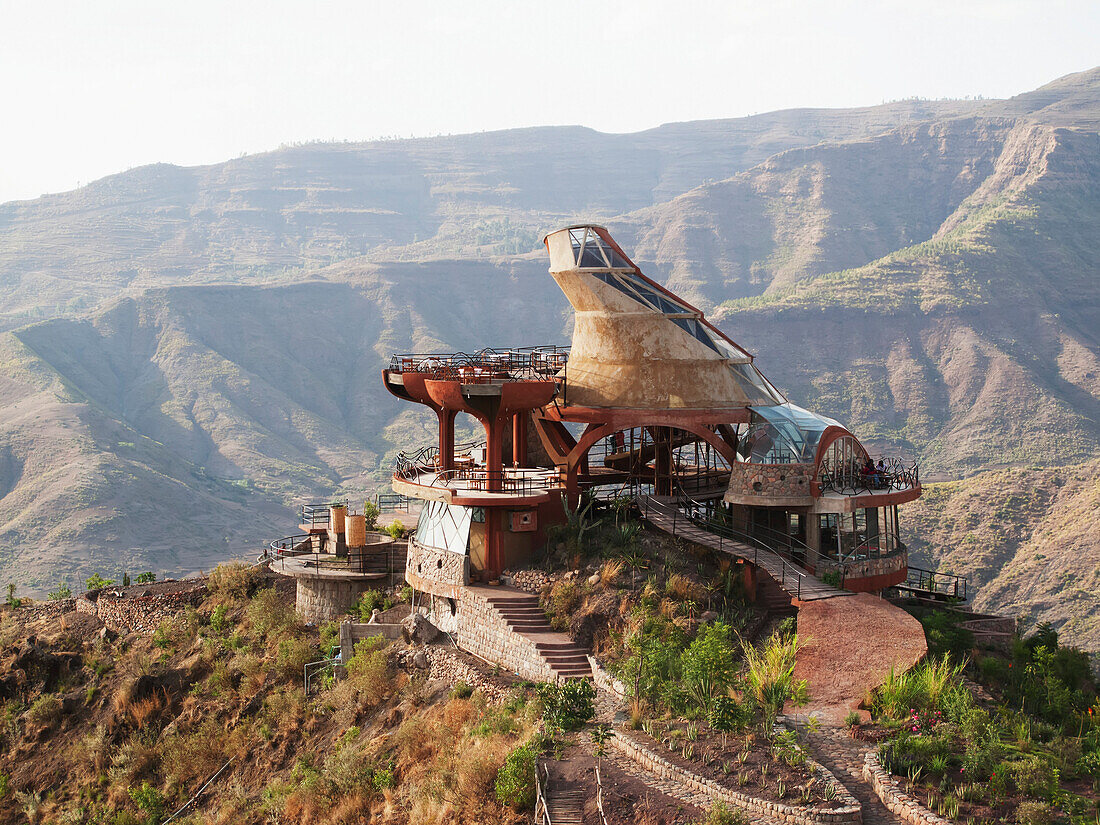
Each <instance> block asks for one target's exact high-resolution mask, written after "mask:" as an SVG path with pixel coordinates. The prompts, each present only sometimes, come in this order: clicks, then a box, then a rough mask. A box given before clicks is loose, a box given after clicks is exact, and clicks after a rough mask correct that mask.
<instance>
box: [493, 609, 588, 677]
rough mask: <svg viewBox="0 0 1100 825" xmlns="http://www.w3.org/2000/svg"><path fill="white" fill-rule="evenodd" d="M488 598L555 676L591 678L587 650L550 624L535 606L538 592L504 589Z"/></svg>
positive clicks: (498, 612)
mask: <svg viewBox="0 0 1100 825" xmlns="http://www.w3.org/2000/svg"><path fill="white" fill-rule="evenodd" d="M488 602H489V604H490V605H491V606H492V608H493V610H494V612H496V614H497V615H498V616H499V617H500V618H501V619H502V620H503V621H504V622H506V623H507V625H508V627H509V628H510V629H511V630H512V632H513V633H516V634H518V635H520V636H522V637H523V638H524V639H525V640H527V641H528V642H529V643H530V645H531V646H532V647H533V648H534V650H535V651H536V652H537V654H538V655H539V656H540V657H541V658H542V660H543V662H544V663H545V665H546V666H547V668H548V669H549V671H550V672H552V673H553V675H554V676H555V677H557V678H562V679H570V678H579V679H591V678H592V667H591V666H590V665H589V664H588V651H586V650H585V649H584V648H582V647H580V646H578V645H577V644H576V643H575V642H574V641H573V640H572V639H570V638H569V636H567V635H566V634H564V633H559V632H557V631H555V630H554V629H553V628H551V627H550V623H549V622H548V621H547V620H546V614H545V613H544V612H543V610H542V608H541V607H539V599H538V596H532V595H529V594H523V593H522V592H521V591H516V590H508V591H504V592H501V593H500V594H499V595H496V594H494V595H492V596H489V597H488Z"/></svg>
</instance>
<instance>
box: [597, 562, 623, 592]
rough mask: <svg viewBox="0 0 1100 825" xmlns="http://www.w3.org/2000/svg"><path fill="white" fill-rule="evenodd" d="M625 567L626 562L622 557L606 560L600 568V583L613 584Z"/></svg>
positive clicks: (606, 585) (607, 585) (605, 585)
mask: <svg viewBox="0 0 1100 825" xmlns="http://www.w3.org/2000/svg"><path fill="white" fill-rule="evenodd" d="M625 568H626V562H624V561H623V560H622V559H612V560H610V561H606V562H604V564H603V567H601V568H600V584H601V585H603V586H604V587H610V586H611V585H613V584H615V582H617V581H618V579H619V574H621V573H622V572H623V570H624V569H625Z"/></svg>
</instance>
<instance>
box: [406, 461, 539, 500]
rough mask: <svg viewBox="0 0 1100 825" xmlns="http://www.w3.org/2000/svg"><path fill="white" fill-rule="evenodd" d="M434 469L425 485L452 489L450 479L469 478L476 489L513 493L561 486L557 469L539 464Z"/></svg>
mask: <svg viewBox="0 0 1100 825" xmlns="http://www.w3.org/2000/svg"><path fill="white" fill-rule="evenodd" d="M424 472H431V473H433V476H432V481H431V484H421V485H420V486H422V487H446V488H449V489H453V487H454V485H453V484H452V483H451V482H456V481H460V482H466V485H467V486H468V487H470V488H471V489H473V490H477V491H479V492H489V493H512V494H513V495H520V496H530V495H536V494H538V493H545V492H550V491H552V490H556V489H559V488H560V487H561V479H560V477H559V475H558V473H557V471H556V470H548V469H543V468H538V467H527V468H525V467H519V468H506V469H502V470H488V469H486V468H485V467H458V468H456V469H454V470H446V471H444V472H441V473H436V472H434V471H431V470H429V471H424ZM406 473H407V474H405V475H400V474H399V477H400V478H402V479H404V480H406V481H410V482H412V483H414V484H419V482H417V481H413V480H412V478H410V475H420V472H419V471H418V472H415V473H409V472H408V471H406Z"/></svg>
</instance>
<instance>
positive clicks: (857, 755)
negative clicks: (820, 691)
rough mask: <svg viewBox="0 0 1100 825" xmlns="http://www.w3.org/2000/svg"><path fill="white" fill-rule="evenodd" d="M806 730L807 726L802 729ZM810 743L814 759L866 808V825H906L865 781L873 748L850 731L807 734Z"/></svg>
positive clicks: (824, 728) (836, 730)
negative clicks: (865, 762) (867, 759)
mask: <svg viewBox="0 0 1100 825" xmlns="http://www.w3.org/2000/svg"><path fill="white" fill-rule="evenodd" d="M802 727H803V730H804V731H805V726H802ZM806 742H807V744H808V745H809V748H810V751H811V752H812V753H813V755H814V759H816V760H817V761H818V762H820V763H821V764H822V765H824V766H825V767H826V768H828V769H829V770H830V771H832V774H833V776H835V777H836V778H837V779H838V780H840V783H841V784H842V785H843V786H844V787H845V788H847V789H848V792H849V793H851V794H852V796H854V797H855V798H856V799H858V800H859V803H860V804H861V805H862V806H863V825H905V820H903V819H902V818H901V817H899V816H898V815H897V814H894V813H891V812H890V811H889V810H888V809H887V807H886V806H885V805H883V804H882V800H881V799H879V798H878V796H877V795H876V794H875V792H874V790H873V789H872V788H871V785H870V784H869V783H868V782H867V781H866V780H865V779H864V778H863V756H864V754H865V753H866V752H867V751H868V750H869V749H870V748H871V747H872V746H871V745H869V744H868V743H866V742H860V741H857V740H855V739H852V737H851V736H849V735H848V733H847V731H846V730H840V729H837V728H826V727H822V728H820V729H819V730H818V731H817V732H816V733H807V740H806Z"/></svg>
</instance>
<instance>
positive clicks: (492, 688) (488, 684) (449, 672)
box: [424, 645, 509, 704]
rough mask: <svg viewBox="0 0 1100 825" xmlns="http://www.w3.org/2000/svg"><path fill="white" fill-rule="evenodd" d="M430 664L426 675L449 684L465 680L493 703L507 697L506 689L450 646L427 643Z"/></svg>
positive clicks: (425, 650) (426, 652)
mask: <svg viewBox="0 0 1100 825" xmlns="http://www.w3.org/2000/svg"><path fill="white" fill-rule="evenodd" d="M424 653H425V654H426V655H427V657H428V661H429V662H430V663H431V666H430V667H429V668H428V677H429V678H431V679H440V680H442V681H444V682H446V683H447V684H449V685H454V684H455V683H456V682H465V683H466V684H467V685H469V686H470V687H472V688H473V689H474V690H479V691H481V692H482V693H483V694H484V695H485V698H486V699H488V700H489V701H490V702H492V703H494V704H500V703H501V702H504V701H505V700H506V699H507V698H508V693H509V691H508V689H507V688H505V687H503V686H501V685H499V684H496V683H495V682H493V681H492V679H491V678H489V677H486V676H485V675H484V674H483V673H481V671H479V670H478V669H477V667H476V666H474V665H471V664H468V663H466V662H464V661H462V659H460V658H459V656H458V653H457V652H456V651H455V650H453V649H452V648H448V647H443V646H442V645H429V646H428V647H425V648H424Z"/></svg>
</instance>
